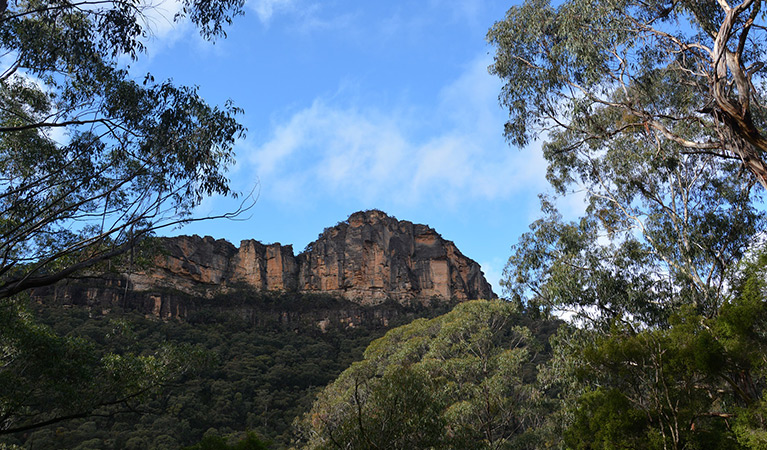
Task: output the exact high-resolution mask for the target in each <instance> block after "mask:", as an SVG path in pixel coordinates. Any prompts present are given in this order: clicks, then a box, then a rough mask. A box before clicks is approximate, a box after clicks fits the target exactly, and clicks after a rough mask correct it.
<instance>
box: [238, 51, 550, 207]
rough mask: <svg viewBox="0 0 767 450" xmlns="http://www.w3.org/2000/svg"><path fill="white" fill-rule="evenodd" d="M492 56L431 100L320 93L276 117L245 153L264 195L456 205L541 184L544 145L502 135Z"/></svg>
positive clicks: (503, 196) (506, 195)
mask: <svg viewBox="0 0 767 450" xmlns="http://www.w3.org/2000/svg"><path fill="white" fill-rule="evenodd" d="M487 64H488V60H487V58H480V59H478V60H476V61H474V62H473V63H472V64H470V65H469V66H468V67H467V69H466V71H465V73H464V74H463V75H461V76H460V77H459V78H458V79H457V80H456V81H455V82H454V83H452V84H450V85H449V86H447V87H446V88H445V89H444V90H443V91H442V94H441V95H440V98H439V99H438V101H437V102H436V103H437V104H436V105H435V106H433V107H431V108H428V109H423V110H417V111H413V110H411V109H395V110H391V111H381V110H379V109H377V108H375V107H373V106H368V105H366V106H364V107H357V106H341V105H337V104H333V103H330V102H328V101H326V100H323V99H317V100H315V101H314V102H313V104H312V105H311V106H308V107H306V108H304V109H302V110H300V111H298V112H296V113H294V114H293V115H292V116H291V117H290V118H289V119H288V120H285V121H283V122H281V123H278V124H277V125H276V126H274V127H273V129H272V132H271V136H270V138H269V139H268V140H267V141H266V142H264V143H263V144H261V145H255V146H254V147H255V150H254V151H252V152H250V154H249V155H248V156H245V155H243V152H242V151H240V152H239V153H240V154H241V155H242V156H245V159H244V160H243V161H244V162H245V164H250V165H252V167H253V172H255V173H256V174H258V176H259V177H260V178H261V181H262V183H263V189H264V191H263V195H266V196H268V195H273V196H278V195H280V196H282V195H284V196H286V197H285V199H286V200H287V196H292V195H300V196H301V197H303V198H306V199H311V198H315V197H317V196H340V197H344V198H351V199H354V200H359V201H362V202H374V203H376V200H378V199H385V200H386V201H387V202H389V203H391V202H395V203H399V204H404V205H407V206H414V205H419V204H423V203H424V202H430V203H431V202H435V201H437V202H442V203H443V204H446V205H447V206H459V205H460V204H462V203H463V202H466V201H472V200H477V199H481V200H499V199H509V198H511V197H512V196H514V195H515V194H516V193H518V192H520V191H529V190H533V191H535V192H537V191H538V190H540V187H541V186H543V184H544V177H543V173H544V167H545V166H544V163H543V160H542V158H541V156H540V152H531V151H518V150H516V149H512V148H509V147H508V145H507V144H506V143H505V141H504V140H503V137H502V130H503V121H504V120H505V115H504V112H503V111H502V110H500V108H499V107H498V106H497V99H496V96H497V92H498V90H497V89H498V88H499V86H498V82H497V81H496V80H495V79H494V78H492V77H491V76H490V75H489V74H487V72H486V69H485V68H486V67H487ZM421 130H432V131H430V132H429V133H428V134H426V133H425V132H423V131H421ZM433 130H437V131H433ZM270 193H271V194H270ZM291 201H293V200H291ZM376 204H378V203H376Z"/></svg>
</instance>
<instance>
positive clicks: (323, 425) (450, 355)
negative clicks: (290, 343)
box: [298, 300, 540, 449]
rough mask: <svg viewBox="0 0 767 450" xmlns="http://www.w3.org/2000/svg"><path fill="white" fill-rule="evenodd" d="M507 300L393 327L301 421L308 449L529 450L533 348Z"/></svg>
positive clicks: (461, 306) (467, 305)
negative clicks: (477, 449) (458, 449)
mask: <svg viewBox="0 0 767 450" xmlns="http://www.w3.org/2000/svg"><path fill="white" fill-rule="evenodd" d="M522 322H523V320H522V314H521V313H519V312H518V311H517V309H516V307H515V306H514V305H513V304H512V303H509V302H504V301H497V300H496V301H483V300H477V301H472V302H467V303H462V304H459V305H458V306H456V307H455V309H454V310H453V311H451V312H449V313H447V314H445V315H443V316H439V317H437V318H435V319H431V320H426V319H419V320H416V321H414V322H412V323H410V324H408V325H405V326H402V327H399V328H396V329H393V330H390V331H389V332H388V333H387V334H386V335H385V336H384V337H383V338H381V339H378V340H376V341H374V342H373V343H372V344H371V345H370V346H369V347H368V348H367V350H365V358H364V360H363V361H360V362H357V363H354V364H353V365H352V366H351V367H350V368H349V369H347V370H346V371H344V372H343V373H342V374H341V375H340V376H339V377H338V379H337V380H336V381H335V382H333V383H332V384H331V385H329V386H327V387H326V388H325V389H324V390H323V391H322V393H320V395H319V397H318V399H317V400H316V401H315V403H314V406H313V407H312V409H311V411H310V412H309V413H307V414H306V415H305V416H304V417H303V419H302V420H301V421H300V422H299V423H298V426H299V430H300V434H301V436H302V438H303V440H304V441H303V442H305V444H306V447H307V448H317V449H332V448H391V449H406V448H487V449H500V448H533V447H530V446H529V445H530V444H529V443H530V441H529V438H530V435H529V433H528V432H529V430H531V429H532V428H534V426H535V421H536V420H537V417H539V416H538V415H536V414H535V413H534V412H535V411H537V408H538V407H540V404H539V403H538V402H537V400H536V399H537V396H538V393H537V391H536V390H535V389H534V388H533V385H532V382H533V380H534V373H533V372H532V371H534V367H535V365H536V364H537V362H538V359H537V358H538V357H539V355H538V352H537V351H536V350H535V348H536V344H535V342H534V339H533V338H532V335H531V332H530V330H529V329H528V328H526V327H525V326H523V325H522Z"/></svg>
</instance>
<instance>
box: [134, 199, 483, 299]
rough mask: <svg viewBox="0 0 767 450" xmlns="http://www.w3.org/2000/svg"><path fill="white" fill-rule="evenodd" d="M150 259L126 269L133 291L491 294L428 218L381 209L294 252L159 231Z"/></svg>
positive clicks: (354, 295)
mask: <svg viewBox="0 0 767 450" xmlns="http://www.w3.org/2000/svg"><path fill="white" fill-rule="evenodd" d="M162 247H163V248H164V249H165V251H163V252H162V254H161V255H160V256H157V257H156V258H155V267H154V268H152V269H149V270H146V271H143V272H139V273H132V274H129V275H128V277H129V280H130V285H131V287H132V289H133V290H136V291H153V290H156V289H158V288H161V289H165V288H169V289H175V290H180V291H183V292H186V293H189V294H195V295H200V294H201V293H202V294H203V295H207V296H212V295H215V294H218V293H221V292H227V291H231V290H232V289H239V288H242V287H248V288H253V289H258V290H265V291H286V292H301V293H327V294H332V295H338V296H340V297H343V298H345V299H347V300H350V301H353V302H355V303H358V304H361V305H377V304H380V303H382V302H384V301H385V300H387V299H391V300H394V301H396V302H397V303H400V304H402V305H404V306H413V305H416V304H420V305H428V304H429V302H430V301H431V300H433V299H440V300H453V301H463V300H470V299H477V298H494V297H495V294H494V293H493V291H492V288H491V286H490V284H489V283H488V282H487V280H485V277H484V275H483V273H482V271H481V269H480V266H479V264H477V263H476V262H475V261H473V260H471V259H470V258H467V257H466V256H464V255H463V254H462V253H461V252H460V251H459V250H458V249H457V248H456V246H455V244H453V243H452V242H451V241H447V240H445V239H443V238H442V236H440V235H439V233H437V232H436V231H435V230H433V229H432V228H430V227H428V226H426V225H419V224H413V223H411V222H408V221H400V220H397V219H396V218H394V217H390V216H388V215H386V214H385V213H383V212H381V211H378V210H371V211H365V212H357V213H354V214H352V215H351V216H350V217H349V219H348V220H346V221H344V222H341V223H339V224H337V225H336V226H334V227H331V228H327V229H325V231H324V232H323V233H322V234H321V235H320V236H319V238H318V239H317V240H316V241H314V242H313V243H311V244H310V245H309V246H307V248H306V250H305V251H304V252H302V253H299V254H298V255H295V254H294V253H293V248H292V246H291V245H281V244H279V243H275V244H262V243H260V242H258V241H254V240H246V241H242V242H241V243H240V247H239V248H238V247H235V246H234V245H232V244H231V243H229V242H227V241H224V240H216V239H213V238H212V237H209V236H208V237H204V238H201V237H199V236H179V237H173V238H163V239H162Z"/></svg>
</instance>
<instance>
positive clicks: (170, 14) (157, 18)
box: [140, 0, 185, 39]
mask: <svg viewBox="0 0 767 450" xmlns="http://www.w3.org/2000/svg"><path fill="white" fill-rule="evenodd" d="M182 6H183V4H182V3H181V1H180V0H143V1H142V2H141V6H140V7H141V8H142V13H143V16H144V25H145V27H146V28H147V29H148V31H149V32H150V34H151V36H152V37H153V38H155V39H168V38H170V39H177V38H178V35H179V34H180V33H181V32H183V31H185V30H184V28H185V26H184V22H176V21H175V17H176V14H178V13H179V12H180V11H181V8H182Z"/></svg>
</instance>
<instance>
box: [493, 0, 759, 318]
mask: <svg viewBox="0 0 767 450" xmlns="http://www.w3.org/2000/svg"><path fill="white" fill-rule="evenodd" d="M761 6H762V4H761V2H759V1H746V2H744V3H742V4H740V5H737V6H732V7H731V6H728V5H727V4H726V3H725V2H723V1H722V2H718V3H716V2H687V1H680V2H650V3H644V2H633V1H612V0H605V1H602V0H574V1H568V2H565V3H563V4H562V5H561V6H559V7H557V8H554V7H552V6H551V5H550V4H548V2H546V1H542V0H531V1H527V2H525V3H524V4H523V5H521V6H518V7H513V8H511V9H510V10H509V12H508V14H507V16H506V18H505V20H503V21H500V22H498V23H496V24H495V25H494V26H493V28H492V29H491V30H490V32H489V35H488V37H489V39H490V41H491V42H492V43H493V44H494V45H495V46H496V47H497V53H496V56H495V63H494V64H493V65H492V66H491V68H490V70H491V72H493V73H495V74H496V75H498V76H499V77H501V78H502V79H503V80H504V81H505V82H506V84H505V86H504V87H503V91H502V93H501V97H500V98H501V101H502V103H503V104H504V105H506V106H507V107H508V108H509V113H510V120H509V121H508V123H507V124H506V135H507V137H508V139H509V140H510V142H511V143H513V144H517V145H524V144H526V143H527V142H529V140H530V139H531V138H534V137H537V136H539V135H540V134H541V133H543V137H544V139H545V143H544V146H543V150H544V156H545V158H546V159H547V161H548V175H547V176H548V179H549V181H550V182H551V184H552V186H553V187H554V189H555V191H556V193H557V194H566V193H568V192H571V191H582V192H585V194H586V200H587V204H588V206H587V210H586V215H585V217H584V218H583V219H582V220H581V221H580V222H578V223H569V224H568V223H563V222H562V220H561V217H559V216H558V213H557V212H556V210H555V208H554V207H553V206H552V203H551V202H550V201H548V200H547V199H545V200H544V212H545V213H546V214H545V217H544V218H543V219H542V220H540V221H538V222H536V223H534V224H533V225H532V227H531V228H532V231H531V232H530V233H528V234H527V235H526V236H524V237H523V239H522V240H521V241H520V243H519V244H518V246H517V250H518V251H517V252H516V255H515V256H513V257H512V259H511V260H510V264H509V266H508V267H507V282H508V286H509V288H510V289H511V291H512V292H514V293H516V294H520V295H521V293H523V292H525V291H532V292H536V293H537V294H538V295H539V297H540V298H541V299H542V300H543V301H546V302H549V303H552V304H559V305H560V306H567V307H575V308H576V309H577V308H578V307H580V306H585V305H590V306H596V307H597V309H598V310H599V312H600V314H602V315H608V316H619V315H621V314H626V313H628V314H633V315H637V316H639V317H641V318H642V319H643V320H649V321H657V320H663V318H664V317H666V316H667V314H668V313H669V311H670V309H671V310H673V308H674V307H675V305H678V304H681V303H693V304H695V305H696V306H697V307H698V308H700V309H701V311H703V310H706V311H708V314H714V313H715V311H716V310H717V306H718V303H719V302H720V301H721V295H720V294H721V292H722V290H723V289H724V287H725V286H726V282H727V274H728V271H729V270H730V269H731V268H732V267H733V265H734V264H735V263H737V262H738V261H739V260H740V258H741V257H742V256H743V252H744V250H745V249H746V248H747V247H748V245H749V244H750V243H751V239H752V238H753V236H754V235H755V234H756V233H758V232H759V231H761V230H762V229H763V227H764V213H763V212H762V211H760V210H758V209H757V208H755V206H754V204H755V202H756V201H758V200H759V199H761V194H762V192H763V191H762V190H761V189H758V190H757V189H752V185H753V183H754V181H759V182H760V183H762V185H764V184H765V181H764V180H765V179H764V174H765V172H764V169H763V167H764V163H763V162H762V157H761V154H762V151H763V147H762V143H763V138H761V131H760V130H762V129H763V127H764V108H763V107H762V105H761V103H760V100H759V98H760V97H759V95H760V88H761V87H762V84H763V79H762V77H761V73H762V67H763V63H762V60H763V59H764V57H765V55H767V53H765V52H764V51H763V38H764V29H763V26H762V21H763V19H764V17H763V14H762V11H761ZM553 279H556V281H557V282H556V283H553V284H550V283H548V281H549V280H553ZM608 279H609V280H610V283H607V284H605V283H602V281H606V280H608ZM567 280H570V281H567ZM560 282H561V283H565V284H567V283H569V284H570V287H574V286H576V285H578V286H580V287H579V289H581V290H582V292H581V293H577V294H576V295H574V296H571V295H569V294H567V292H571V293H573V292H575V291H573V290H572V289H570V290H569V291H568V290H562V289H559V288H555V287H554V284H557V285H560ZM621 285H623V286H621ZM547 286H548V287H547ZM624 291H625V292H626V293H625V294H622V292H624ZM669 308H670V309H669Z"/></svg>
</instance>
